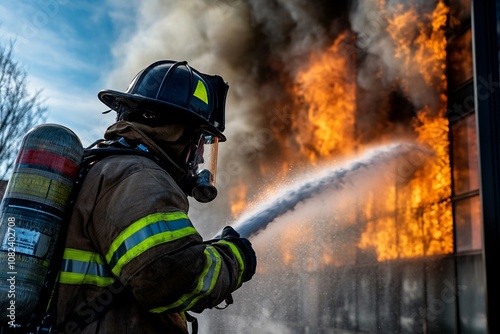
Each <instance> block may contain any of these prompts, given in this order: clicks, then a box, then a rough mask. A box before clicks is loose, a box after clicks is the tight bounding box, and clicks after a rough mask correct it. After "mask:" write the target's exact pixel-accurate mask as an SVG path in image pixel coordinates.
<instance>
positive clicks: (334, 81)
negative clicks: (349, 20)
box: [291, 33, 356, 164]
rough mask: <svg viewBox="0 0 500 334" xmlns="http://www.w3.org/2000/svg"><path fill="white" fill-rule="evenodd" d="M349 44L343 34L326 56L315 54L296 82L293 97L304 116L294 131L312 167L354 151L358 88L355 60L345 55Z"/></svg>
mask: <svg viewBox="0 0 500 334" xmlns="http://www.w3.org/2000/svg"><path fill="white" fill-rule="evenodd" d="M346 43H352V37H351V36H350V34H348V33H343V34H341V35H340V36H339V37H338V38H337V39H336V40H335V42H334V43H333V44H332V45H331V46H330V47H329V48H327V49H326V50H325V51H324V52H322V53H316V52H315V53H312V54H311V56H310V59H309V62H308V65H307V66H306V67H305V68H304V69H302V70H300V71H299V72H298V73H297V76H296V78H295V86H294V88H293V91H294V92H293V95H294V96H295V98H296V100H295V105H297V106H298V108H297V109H298V110H300V111H301V112H300V113H298V114H296V115H295V116H296V117H295V118H293V119H292V124H291V128H292V130H293V132H294V133H295V139H296V141H297V143H298V144H299V147H300V152H301V153H302V154H303V156H305V157H306V158H308V159H309V161H310V162H311V163H313V164H315V163H317V161H318V159H320V158H324V157H330V156H332V155H333V154H336V153H337V154H338V153H340V154H343V153H346V152H352V151H353V150H354V146H355V142H356V141H355V133H354V121H355V110H356V85H355V81H354V79H355V77H354V60H353V59H350V58H349V57H346V55H345V52H344V47H345V44H346ZM301 106H302V108H301ZM303 110H305V112H304V111H303Z"/></svg>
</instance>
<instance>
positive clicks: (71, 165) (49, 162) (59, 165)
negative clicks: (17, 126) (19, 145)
mask: <svg viewBox="0 0 500 334" xmlns="http://www.w3.org/2000/svg"><path fill="white" fill-rule="evenodd" d="M16 164H28V165H38V166H44V167H48V168H51V169H55V170H57V171H59V172H61V173H63V174H64V175H67V176H69V177H71V178H72V179H74V178H75V176H76V174H77V173H78V164H76V163H75V162H73V161H72V160H70V159H68V158H65V157H63V156H60V155H58V154H55V153H52V152H45V151H38V150H22V151H21V152H20V153H19V156H18V158H17V161H16Z"/></svg>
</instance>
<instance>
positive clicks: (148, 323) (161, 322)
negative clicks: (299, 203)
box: [57, 60, 256, 333]
mask: <svg viewBox="0 0 500 334" xmlns="http://www.w3.org/2000/svg"><path fill="white" fill-rule="evenodd" d="M227 90H228V86H227V83H226V82H224V80H223V79H222V78H221V77H220V76H217V75H207V74H204V73H201V72H199V71H197V70H196V69H194V68H192V67H191V66H190V65H188V64H187V62H176V61H169V60H162V61H158V62H155V63H153V64H151V65H150V66H148V67H146V68H145V69H143V70H142V71H141V72H139V74H137V76H136V77H135V78H134V79H133V80H132V82H131V84H130V86H129V87H128V89H127V91H126V92H118V91H113V90H103V91H101V92H99V94H98V97H99V99H100V100H101V101H102V102H103V103H104V104H106V105H107V106H108V107H109V108H111V109H112V110H114V111H116V112H117V121H116V123H114V124H112V125H111V126H110V127H109V128H108V129H107V130H106V132H105V134H104V140H103V141H102V142H100V143H99V144H98V145H97V148H98V150H101V151H102V150H106V149H109V152H113V154H110V155H109V156H106V157H104V158H102V159H99V160H98V161H97V162H95V163H93V164H92V167H91V168H90V169H89V171H88V173H87V175H86V177H85V179H84V182H83V184H82V187H81V190H80V191H79V193H78V197H77V199H76V203H75V206H74V210H73V213H72V216H71V220H70V225H69V230H68V236H67V241H66V245H65V250H64V256H63V261H62V269H61V272H60V276H59V285H58V289H57V327H58V332H63V333H188V332H189V330H188V329H189V327H192V328H193V329H195V326H188V324H187V321H191V320H192V319H193V314H192V312H196V313H199V312H201V311H203V310H204V309H207V308H213V307H217V306H218V305H224V304H225V303H230V302H231V293H232V292H233V291H235V290H236V289H238V288H240V287H241V285H242V283H244V282H247V281H249V280H250V279H251V278H252V276H253V275H254V273H255V270H256V256H255V252H254V250H253V249H252V245H251V243H250V242H249V241H248V240H247V239H244V238H240V236H239V234H238V233H237V232H236V231H235V230H234V229H232V228H231V227H226V228H224V230H223V233H222V237H221V239H219V240H212V241H208V242H204V241H203V240H202V237H201V236H200V234H199V233H198V232H197V230H196V228H195V227H194V226H193V224H192V223H191V221H190V219H189V217H188V215H187V213H188V207H189V202H188V197H187V196H192V197H194V198H195V199H196V200H198V201H201V202H209V201H210V200H213V199H214V198H215V196H216V195H217V190H216V188H215V186H214V180H213V178H214V174H215V167H216V158H217V145H218V142H219V141H221V142H222V141H225V140H226V137H225V136H224V135H223V133H222V132H223V131H224V109H225V100H226V94H227ZM120 150H122V151H121V152H122V154H119V153H117V152H119V151H120ZM136 153H137V154H136ZM191 311H192V312H191Z"/></svg>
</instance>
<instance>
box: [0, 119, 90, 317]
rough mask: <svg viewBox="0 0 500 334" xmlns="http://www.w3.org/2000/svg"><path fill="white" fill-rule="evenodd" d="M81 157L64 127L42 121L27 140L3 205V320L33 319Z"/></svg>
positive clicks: (0, 252) (0, 238) (0, 285)
mask: <svg viewBox="0 0 500 334" xmlns="http://www.w3.org/2000/svg"><path fill="white" fill-rule="evenodd" d="M82 155H83V147H82V144H81V142H80V139H79V138H78V137H77V135H76V134H75V133H74V132H73V131H71V130H70V129H68V128H66V127H64V126H61V125H57V124H42V125H38V126H36V127H34V128H32V129H31V130H30V131H29V132H28V133H27V134H26V135H25V136H24V138H23V140H22V143H21V147H20V150H19V153H18V155H17V159H16V161H15V164H14V169H13V173H12V176H11V177H10V179H9V182H8V184H7V188H6V191H5V194H4V198H3V200H2V203H1V205H0V315H1V318H0V319H1V323H9V324H10V325H13V324H19V323H22V322H25V321H28V320H30V317H31V315H32V314H33V311H34V309H35V307H36V306H37V302H38V300H39V298H40V294H41V292H42V287H43V286H44V284H45V280H46V276H47V272H48V269H49V265H50V263H51V260H52V259H53V258H54V250H55V247H56V241H57V238H58V236H59V234H60V233H59V232H60V231H61V228H62V227H63V226H64V224H66V223H67V222H66V221H65V220H66V216H67V213H66V210H67V209H69V202H70V194H71V192H72V189H73V186H74V182H75V180H76V177H77V175H78V166H79V164H80V162H81V159H82Z"/></svg>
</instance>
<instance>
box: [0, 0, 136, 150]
mask: <svg viewBox="0 0 500 334" xmlns="http://www.w3.org/2000/svg"><path fill="white" fill-rule="evenodd" d="M127 4H128V5H127ZM135 12H136V8H135V5H134V2H133V1H132V2H131V1H127V2H126V1H97V0H87V1H69V0H43V1H42V0H38V1H17V0H6V1H2V4H1V5H0V42H1V43H2V44H4V45H5V44H7V43H10V41H14V43H15V44H14V59H15V60H16V61H18V62H19V64H20V65H21V66H22V67H23V68H24V69H25V70H26V72H27V73H28V80H29V89H30V91H32V92H34V91H36V90H40V89H41V90H42V92H41V95H42V98H43V100H44V103H45V105H46V106H47V107H48V112H49V113H48V119H47V122H51V123H58V124H62V125H65V126H68V127H69V128H71V129H72V130H73V131H75V132H76V133H77V134H78V135H79V137H80V138H81V140H82V143H83V144H84V145H88V144H90V143H91V142H92V141H93V140H94V139H97V138H100V137H102V132H103V131H104V129H105V128H106V126H107V125H109V123H110V122H112V121H113V117H114V113H110V114H108V115H102V114H101V112H102V111H104V110H106V106H105V105H104V104H102V103H101V102H100V101H99V100H98V99H97V92H98V91H99V90H101V89H104V88H108V87H106V84H107V82H108V77H107V76H108V75H109V73H110V71H111V70H112V69H113V68H114V67H115V58H114V56H113V52H112V50H113V48H114V47H116V45H117V43H119V41H120V40H122V38H123V36H125V35H126V34H128V33H130V31H132V30H133V29H134V26H135V18H136V16H135Z"/></svg>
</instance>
